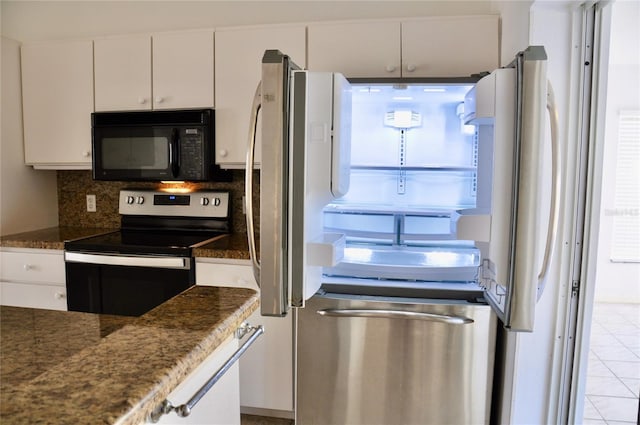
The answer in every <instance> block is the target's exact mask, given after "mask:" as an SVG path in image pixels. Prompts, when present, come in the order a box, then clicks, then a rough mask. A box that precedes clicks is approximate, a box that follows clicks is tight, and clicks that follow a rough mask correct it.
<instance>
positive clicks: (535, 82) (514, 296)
mask: <svg viewBox="0 0 640 425" xmlns="http://www.w3.org/2000/svg"><path fill="white" fill-rule="evenodd" d="M516 81H517V84H518V89H517V103H518V106H519V108H518V111H517V118H516V119H517V121H518V124H517V127H516V138H517V139H518V140H517V143H518V147H517V151H518V152H517V155H518V158H516V161H517V170H516V171H517V173H516V175H517V179H518V180H517V181H518V183H517V193H515V196H514V202H515V208H516V217H515V233H514V241H513V243H514V245H513V250H512V256H513V263H512V270H511V278H510V282H509V286H508V288H507V294H506V304H507V305H506V308H505V310H506V311H505V327H506V328H507V329H510V330H513V331H528V332H531V331H533V322H534V319H535V305H536V301H537V289H538V269H537V268H538V267H539V264H538V262H537V256H538V247H539V241H538V223H539V222H540V214H541V211H540V206H539V201H540V193H541V191H542V189H541V187H540V186H541V183H542V182H541V180H542V178H541V171H540V170H541V167H542V159H541V157H542V150H543V141H544V135H543V134H542V133H543V131H544V115H545V111H546V104H547V99H546V94H547V93H546V88H547V77H546V54H545V52H544V48H542V47H540V46H531V47H529V48H527V50H525V51H524V52H523V53H522V54H520V55H518V58H517V59H516Z"/></svg>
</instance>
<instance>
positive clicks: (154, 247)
mask: <svg viewBox="0 0 640 425" xmlns="http://www.w3.org/2000/svg"><path fill="white" fill-rule="evenodd" d="M223 234H225V232H212V231H207V232H179V231H175V232H174V231H159V230H120V231H116V232H113V233H107V234H103V235H98V236H92V237H89V238H84V239H78V240H74V241H69V242H65V244H64V248H65V250H67V251H72V252H95V253H105V254H139V255H173V256H180V257H189V256H191V249H192V248H193V247H194V246H196V245H199V244H204V243H207V242H208V241H210V240H211V239H214V238H216V237H218V236H220V235H223Z"/></svg>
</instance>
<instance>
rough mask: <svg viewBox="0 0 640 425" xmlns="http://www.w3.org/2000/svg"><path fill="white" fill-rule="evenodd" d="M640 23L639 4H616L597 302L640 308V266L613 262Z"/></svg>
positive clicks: (639, 105)
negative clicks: (621, 138) (623, 123)
mask: <svg viewBox="0 0 640 425" xmlns="http://www.w3.org/2000/svg"><path fill="white" fill-rule="evenodd" d="M639 22H640V3H639V2H635V1H617V2H615V3H614V4H613V6H612V15H611V46H610V56H609V75H608V82H607V106H606V122H605V136H604V157H603V173H602V185H603V186H602V202H601V210H600V231H599V235H598V259H597V271H596V288H595V302H615V303H640V263H613V262H611V261H610V257H611V244H612V235H613V221H614V218H615V214H616V212H615V202H614V198H615V180H616V162H617V147H618V113H619V112H620V111H630V110H632V111H633V110H635V111H639V110H640V26H638V23H639ZM638 190H640V182H639V183H638Z"/></svg>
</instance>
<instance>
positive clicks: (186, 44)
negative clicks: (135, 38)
mask: <svg viewBox="0 0 640 425" xmlns="http://www.w3.org/2000/svg"><path fill="white" fill-rule="evenodd" d="M152 68H153V109H181V108H213V105H214V102H213V72H214V69H213V31H212V30H206V31H188V32H175V33H164V34H154V35H153V67H152Z"/></svg>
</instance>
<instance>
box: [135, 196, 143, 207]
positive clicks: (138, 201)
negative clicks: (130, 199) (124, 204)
mask: <svg viewBox="0 0 640 425" xmlns="http://www.w3.org/2000/svg"><path fill="white" fill-rule="evenodd" d="M136 203H137V204H138V205H142V204H144V196H138V197H137V198H136Z"/></svg>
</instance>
